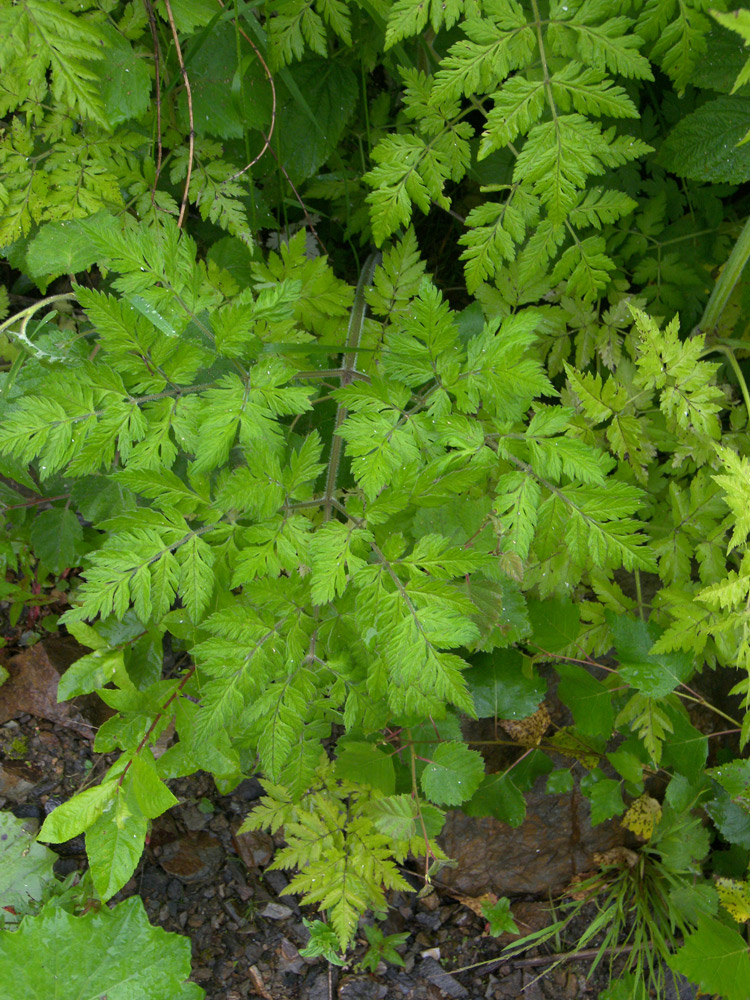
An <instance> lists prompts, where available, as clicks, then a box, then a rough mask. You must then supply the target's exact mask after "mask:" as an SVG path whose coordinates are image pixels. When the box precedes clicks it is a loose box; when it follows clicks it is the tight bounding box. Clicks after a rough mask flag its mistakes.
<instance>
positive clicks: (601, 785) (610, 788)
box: [581, 771, 625, 826]
mask: <svg viewBox="0 0 750 1000" xmlns="http://www.w3.org/2000/svg"><path fill="white" fill-rule="evenodd" d="M581 791H582V792H583V794H584V795H585V796H586V798H587V799H588V800H589V802H590V803H591V824H592V826H596V825H597V824H598V823H603V822H604V821H605V820H607V819H611V818H612V817H613V816H619V815H620V813H622V812H624V810H625V803H624V802H623V800H622V793H621V791H620V782H619V781H615V780H614V779H613V778H605V777H604V775H603V774H602V773H601V771H592V772H591V773H589V774H586V775H584V777H583V778H582V779H581Z"/></svg>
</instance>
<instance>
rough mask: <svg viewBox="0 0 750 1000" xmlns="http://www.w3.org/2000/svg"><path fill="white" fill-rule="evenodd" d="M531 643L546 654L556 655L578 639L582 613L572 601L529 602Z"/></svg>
mask: <svg viewBox="0 0 750 1000" xmlns="http://www.w3.org/2000/svg"><path fill="white" fill-rule="evenodd" d="M528 610H529V621H530V622H531V641H532V643H533V645H534V646H536V647H538V648H539V649H540V650H541V651H542V652H544V653H556V652H558V651H559V650H561V649H565V647H566V646H570V645H571V644H572V643H574V642H575V641H576V639H577V638H578V629H579V623H580V612H579V610H578V608H577V607H576V606H575V604H573V603H572V601H529V605H528Z"/></svg>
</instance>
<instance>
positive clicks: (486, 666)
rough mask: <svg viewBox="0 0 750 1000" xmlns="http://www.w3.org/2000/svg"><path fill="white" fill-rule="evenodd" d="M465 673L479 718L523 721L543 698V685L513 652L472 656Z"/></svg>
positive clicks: (518, 655) (525, 662)
mask: <svg viewBox="0 0 750 1000" xmlns="http://www.w3.org/2000/svg"><path fill="white" fill-rule="evenodd" d="M474 663H475V664H476V666H473V667H472V668H471V669H470V670H467V671H466V673H465V674H464V677H465V679H466V684H467V687H468V689H469V691H470V692H471V696H472V698H473V699H474V707H475V709H476V713H477V717H478V718H480V719H486V718H498V719H525V718H526V717H527V716H529V715H531V714H532V713H533V712H535V711H536V709H537V708H538V706H539V703H540V702H541V701H542V699H543V698H544V692H545V690H546V684H545V682H544V681H543V680H542V678H541V677H539V676H538V674H537V673H536V672H535V671H533V668H531V666H530V664H529V661H528V660H525V659H524V657H523V656H521V654H520V653H519V652H518V651H517V650H515V649H507V650H502V651H497V650H496V651H495V652H494V653H484V654H482V655H481V656H476V657H474Z"/></svg>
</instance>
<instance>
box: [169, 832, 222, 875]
mask: <svg viewBox="0 0 750 1000" xmlns="http://www.w3.org/2000/svg"><path fill="white" fill-rule="evenodd" d="M222 857H223V851H222V849H221V843H220V842H219V840H218V839H217V838H216V837H213V836H211V834H210V833H203V832H200V833H186V834H183V836H181V837H179V838H178V839H177V840H174V841H172V842H171V843H169V844H165V845H164V847H163V848H162V855H161V857H160V858H159V864H160V865H161V866H162V868H163V869H164V871H165V872H167V874H168V875H174V877H175V878H178V879H179V880H180V881H181V882H185V883H190V882H200V881H201V880H203V879H205V878H209V877H210V876H211V875H214V874H215V873H216V872H217V871H218V868H219V865H220V864H221V860H222Z"/></svg>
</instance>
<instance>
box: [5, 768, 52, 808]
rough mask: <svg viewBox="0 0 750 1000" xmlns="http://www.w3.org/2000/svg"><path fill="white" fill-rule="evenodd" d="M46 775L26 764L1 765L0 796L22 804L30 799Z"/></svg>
mask: <svg viewBox="0 0 750 1000" xmlns="http://www.w3.org/2000/svg"><path fill="white" fill-rule="evenodd" d="M43 777H44V775H43V774H42V772H41V771H39V770H38V769H37V768H33V767H28V766H27V765H26V764H19V763H17V762H16V761H14V762H13V763H6V764H0V795H2V796H3V798H6V799H9V800H10V801H11V802H22V801H23V800H24V799H26V798H28V797H29V796H30V795H31V793H32V792H33V791H34V789H35V788H36V786H37V785H38V784H39V782H40V781H41V780H42V778H43Z"/></svg>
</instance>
